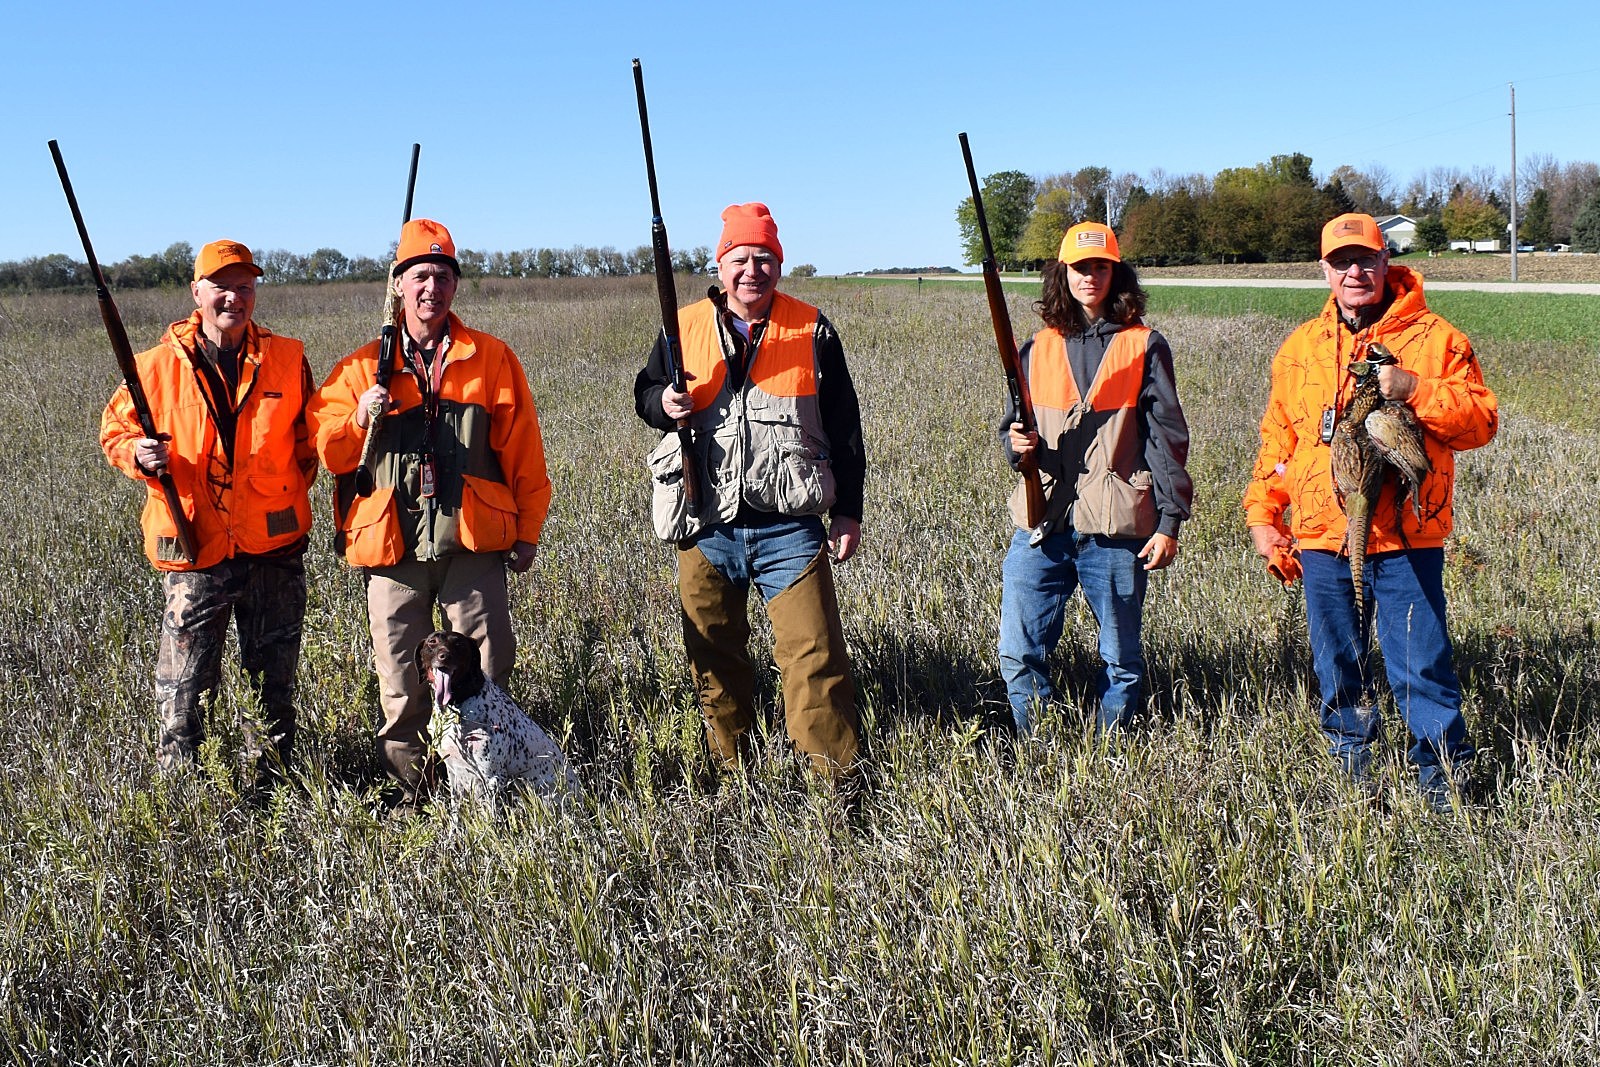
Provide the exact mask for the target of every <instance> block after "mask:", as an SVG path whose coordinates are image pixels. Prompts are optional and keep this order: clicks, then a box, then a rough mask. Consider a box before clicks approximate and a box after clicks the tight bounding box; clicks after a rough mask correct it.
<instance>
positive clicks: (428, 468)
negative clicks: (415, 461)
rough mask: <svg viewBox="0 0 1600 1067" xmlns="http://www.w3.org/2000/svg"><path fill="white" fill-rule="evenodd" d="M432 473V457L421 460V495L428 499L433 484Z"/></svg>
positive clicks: (430, 496) (431, 492)
mask: <svg viewBox="0 0 1600 1067" xmlns="http://www.w3.org/2000/svg"><path fill="white" fill-rule="evenodd" d="M433 473H434V472H433V460H432V459H425V460H423V461H422V495H423V496H425V497H428V498H430V499H431V498H432V496H433V486H434V482H433Z"/></svg>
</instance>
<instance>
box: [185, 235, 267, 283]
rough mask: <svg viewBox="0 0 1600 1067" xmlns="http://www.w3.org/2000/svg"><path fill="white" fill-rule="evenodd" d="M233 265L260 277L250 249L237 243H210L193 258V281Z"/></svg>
mask: <svg viewBox="0 0 1600 1067" xmlns="http://www.w3.org/2000/svg"><path fill="white" fill-rule="evenodd" d="M234 264H238V265H239V266H241V267H248V268H250V272H251V273H252V274H254V275H255V276H256V277H257V278H259V277H261V268H260V267H258V266H256V259H255V257H254V256H252V255H251V254H250V249H248V248H246V247H245V246H244V245H242V244H240V243H239V242H238V241H212V242H211V243H210V244H208V245H206V246H205V247H204V248H202V249H201V250H200V254H199V255H198V256H195V257H194V280H195V281H199V280H200V279H201V278H209V277H211V276H212V275H213V274H215V273H217V271H219V270H221V269H222V268H223V267H231V266H233V265H234Z"/></svg>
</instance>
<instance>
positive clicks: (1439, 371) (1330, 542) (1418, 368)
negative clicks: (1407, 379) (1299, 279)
mask: <svg viewBox="0 0 1600 1067" xmlns="http://www.w3.org/2000/svg"><path fill="white" fill-rule="evenodd" d="M1387 286H1388V292H1389V294H1390V295H1391V296H1392V297H1393V298H1394V299H1393V302H1392V303H1391V304H1390V306H1389V309H1388V310H1387V311H1386V312H1385V313H1384V315H1383V317H1382V318H1380V319H1379V320H1378V321H1377V322H1375V323H1373V324H1372V325H1371V326H1369V327H1367V328H1366V329H1364V330H1362V331H1360V332H1359V333H1356V334H1354V335H1352V334H1351V332H1350V330H1349V328H1348V327H1347V326H1345V325H1344V324H1343V323H1342V322H1341V320H1340V318H1339V311H1338V307H1337V306H1336V304H1335V303H1334V300H1333V297H1332V296H1329V298H1328V303H1327V305H1326V306H1325V307H1324V308H1323V309H1322V314H1321V315H1319V316H1318V317H1317V318H1315V319H1312V320H1311V321H1310V322H1307V323H1305V324H1304V325H1302V326H1300V327H1299V328H1298V329H1297V330H1295V331H1294V333H1292V334H1290V335H1289V338H1288V340H1286V341H1284V342H1283V344H1282V346H1280V347H1279V349H1278V354H1277V355H1276V356H1275V357H1274V358H1273V361H1272V395H1271V396H1270V398H1269V399H1268V400H1267V410H1266V413H1265V414H1264V415H1263V416H1262V417H1261V450H1260V451H1259V452H1258V453H1257V454H1256V463H1255V471H1254V477H1253V479H1252V480H1251V482H1250V485H1249V487H1248V488H1247V489H1246V490H1245V495H1244V510H1245V517H1246V523H1247V524H1248V525H1250V526H1276V527H1279V528H1280V529H1282V528H1285V527H1287V528H1288V529H1289V531H1290V533H1292V534H1293V536H1294V537H1295V539H1296V540H1297V541H1298V542H1299V544H1300V547H1301V548H1321V549H1329V550H1332V551H1338V550H1339V549H1340V548H1342V547H1343V545H1344V538H1345V517H1344V512H1343V511H1342V510H1341V509H1340V507H1339V502H1338V498H1337V496H1336V495H1335V493H1334V487H1333V474H1332V470H1331V465H1330V457H1329V448H1328V446H1327V445H1326V444H1325V443H1324V442H1323V440H1322V426H1323V419H1324V413H1325V412H1329V411H1332V412H1334V417H1337V413H1338V412H1339V411H1341V410H1342V408H1343V405H1344V404H1345V403H1347V402H1348V400H1349V397H1350V394H1351V391H1352V388H1353V381H1352V379H1351V376H1350V375H1349V374H1348V373H1347V371H1346V368H1347V367H1348V366H1349V365H1350V363H1351V362H1352V361H1354V360H1356V359H1359V358H1361V354H1362V352H1363V351H1364V350H1365V347H1366V345H1367V344H1369V343H1371V342H1373V341H1377V342H1381V343H1382V344H1383V345H1385V346H1386V347H1387V348H1388V349H1389V350H1390V351H1391V352H1393V353H1394V354H1395V356H1396V358H1397V359H1398V360H1399V363H1400V366H1401V367H1402V368H1404V369H1405V370H1408V371H1410V372H1411V373H1413V374H1415V375H1417V377H1418V382H1417V388H1416V392H1415V393H1413V394H1412V396H1411V398H1410V400H1409V401H1408V403H1410V405H1411V407H1412V409H1413V410H1414V411H1415V412H1416V414H1417V419H1418V421H1419V422H1421V423H1422V426H1423V428H1424V429H1425V430H1426V431H1427V434H1426V444H1427V449H1428V458H1429V460H1430V461H1432V463H1433V472H1432V473H1431V474H1429V475H1428V476H1427V477H1426V479H1425V480H1424V481H1423V483H1422V489H1421V492H1420V494H1419V496H1420V502H1421V518H1420V519H1419V518H1418V517H1417V516H1416V515H1415V514H1414V513H1413V511H1412V509H1411V507H1410V505H1409V503H1408V504H1407V506H1406V507H1405V509H1404V510H1403V511H1402V512H1400V513H1399V515H1398V516H1397V514H1396V508H1395V504H1394V494H1395V487H1394V485H1392V484H1390V485H1386V486H1385V487H1384V489H1383V492H1382V493H1381V494H1380V495H1379V497H1378V501H1377V503H1376V505H1375V506H1374V507H1373V509H1372V513H1373V520H1372V534H1371V538H1370V540H1369V542H1368V546H1367V550H1368V551H1369V552H1388V551H1393V550H1395V549H1399V548H1404V547H1407V546H1408V545H1409V546H1410V547H1412V548H1435V547H1438V546H1440V545H1442V544H1443V543H1444V539H1445V538H1446V537H1447V536H1448V535H1449V533H1450V530H1451V525H1452V519H1453V507H1454V497H1455V454H1456V453H1457V452H1460V451H1465V450H1466V449H1469V448H1478V447H1479V446H1481V445H1485V444H1487V443H1488V442H1489V441H1490V440H1491V439H1492V438H1493V437H1494V434H1495V430H1496V429H1497V428H1498V427H1499V423H1500V413H1499V404H1498V402H1497V401H1496V400H1495V396H1494V394H1493V393H1492V392H1490V391H1489V389H1488V388H1487V387H1486V386H1485V385H1484V384H1483V372H1482V370H1481V369H1480V368H1479V367H1478V361H1477V358H1476V357H1475V356H1474V355H1473V354H1472V344H1471V342H1469V341H1468V340H1467V338H1466V335H1465V334H1463V333H1462V332H1461V331H1460V330H1458V329H1456V328H1455V327H1454V326H1451V325H1450V324H1449V323H1448V322H1446V321H1445V320H1444V319H1442V318H1440V317H1439V316H1438V315H1435V314H1434V313H1433V312H1431V311H1429V310H1428V305H1427V301H1426V300H1424V298H1423V295H1422V277H1421V276H1420V275H1418V274H1417V273H1416V272H1414V271H1412V270H1410V269H1408V268H1406V267H1402V266H1390V267H1389V270H1388V277H1387ZM1286 511H1287V512H1289V516H1288V518H1289V521H1288V522H1287V523H1286V522H1285V515H1284V513H1285V512H1286ZM1402 534H1403V535H1404V536H1403V538H1402Z"/></svg>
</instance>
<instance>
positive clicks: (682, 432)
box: [633, 59, 700, 517]
mask: <svg viewBox="0 0 1600 1067" xmlns="http://www.w3.org/2000/svg"><path fill="white" fill-rule="evenodd" d="M633 88H634V91H635V92H636V93H637V94H638V96H639V129H640V131H641V132H642V133H643V134H644V169H645V173H646V174H647V175H648V176H649V178H650V248H651V251H652V253H653V254H654V257H655V261H656V263H655V266H656V295H657V296H659V297H660V300H661V336H662V337H663V338H664V339H665V340H666V345H667V373H668V374H670V375H671V377H672V387H673V388H674V389H676V390H678V391H679V392H682V391H683V389H684V377H683V345H682V344H681V343H680V341H679V339H678V290H677V286H676V285H675V284H674V283H673V280H672V253H671V252H670V251H669V250H668V249H667V224H666V223H664V222H662V221H661V197H660V195H659V194H658V193H657V192H656V157H655V153H654V152H653V151H651V148H650V116H649V113H648V112H647V111H646V110H645V103H644V71H642V70H641V69H640V68H639V61H638V60H637V59H636V60H634V61H633ZM678 455H680V456H681V457H683V502H684V504H685V505H686V506H687V507H688V509H689V514H690V515H693V516H697V517H698V516H699V514H700V472H699V470H698V469H697V468H696V466H695V458H694V431H692V430H690V429H689V420H688V419H679V420H678Z"/></svg>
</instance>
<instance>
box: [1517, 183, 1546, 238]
mask: <svg viewBox="0 0 1600 1067" xmlns="http://www.w3.org/2000/svg"><path fill="white" fill-rule="evenodd" d="M1517 238H1518V240H1522V241H1526V242H1528V243H1529V244H1530V245H1533V246H1534V247H1535V248H1548V247H1549V246H1550V244H1551V242H1553V241H1554V240H1555V223H1554V219H1553V218H1552V216H1551V214H1550V194H1549V193H1547V192H1545V190H1544V187H1543V186H1540V187H1539V188H1538V189H1535V190H1534V191H1533V196H1532V198H1530V199H1529V200H1528V213H1527V214H1526V215H1525V216H1524V217H1523V218H1522V219H1521V220H1520V221H1519V222H1518V224H1517Z"/></svg>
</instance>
